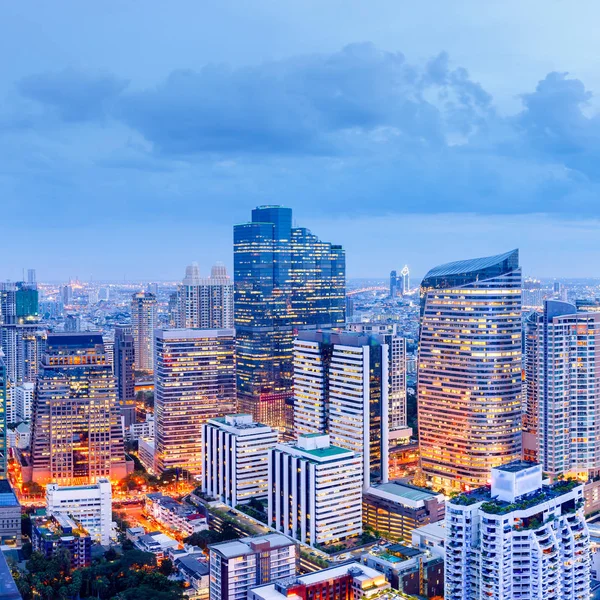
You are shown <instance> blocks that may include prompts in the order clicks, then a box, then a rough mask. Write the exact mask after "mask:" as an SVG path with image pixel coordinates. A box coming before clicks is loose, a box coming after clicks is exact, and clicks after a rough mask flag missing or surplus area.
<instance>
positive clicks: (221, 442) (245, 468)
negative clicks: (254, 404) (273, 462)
mask: <svg viewBox="0 0 600 600" xmlns="http://www.w3.org/2000/svg"><path fill="white" fill-rule="evenodd" d="M277 438H278V432H277V430H275V429H272V428H271V427H268V426H267V425H262V424H261V423H255V422H254V421H253V420H252V415H228V416H225V417H221V418H217V419H210V420H209V421H208V422H207V423H205V424H204V425H203V426H202V456H203V460H204V462H203V466H202V491H203V492H204V493H205V494H208V495H209V496H212V497H213V498H218V499H219V500H221V501H222V502H224V503H225V504H228V505H229V506H236V505H237V504H244V503H246V502H248V501H249V500H250V499H251V498H256V499H262V498H264V499H266V498H267V496H268V491H269V490H268V483H269V451H270V450H271V448H273V447H274V446H275V444H276V443H277Z"/></svg>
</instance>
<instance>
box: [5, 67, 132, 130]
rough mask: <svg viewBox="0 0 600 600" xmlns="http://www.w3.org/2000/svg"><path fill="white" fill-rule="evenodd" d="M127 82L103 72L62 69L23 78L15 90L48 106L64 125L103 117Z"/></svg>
mask: <svg viewBox="0 0 600 600" xmlns="http://www.w3.org/2000/svg"><path fill="white" fill-rule="evenodd" d="M127 85H128V81H126V80H124V79H119V78H117V77H115V76H114V75H112V74H110V73H107V72H103V71H93V72H92V71H91V72H86V71H83V70H75V69H65V70H63V71H60V72H58V73H41V74H37V75H30V76H28V77H24V78H23V79H21V80H20V81H19V82H18V83H17V89H18V90H19V92H20V93H21V94H22V96H24V97H25V98H28V99H30V100H34V101H35V102H37V103H39V104H41V105H43V106H46V107H49V108H50V109H52V110H54V111H56V113H57V115H58V116H59V117H60V118H61V119H62V120H64V121H66V122H82V121H93V120H97V119H102V118H104V117H105V116H106V115H107V113H108V111H109V110H110V108H111V104H112V103H113V102H114V101H115V99H116V98H117V97H118V96H119V94H121V93H122V92H123V90H124V89H125V88H126V87H127Z"/></svg>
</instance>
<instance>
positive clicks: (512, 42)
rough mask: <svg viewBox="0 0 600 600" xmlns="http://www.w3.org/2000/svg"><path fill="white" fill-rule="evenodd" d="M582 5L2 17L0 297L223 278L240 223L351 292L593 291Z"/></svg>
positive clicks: (40, 12)
mask: <svg viewBox="0 0 600 600" xmlns="http://www.w3.org/2000/svg"><path fill="white" fill-rule="evenodd" d="M599 20H600V4H598V2H597V0H577V2H576V3H572V2H568V1H567V0H543V1H542V0H527V2H523V1H522V0H486V1H485V2H482V1H481V0H456V1H455V2H448V0H426V1H424V2H414V1H407V0H368V1H365V0H286V1H283V2H282V1H281V0H252V2H240V1H239V0H219V2H199V1H198V0H189V1H188V0H174V1H173V2H164V0H144V1H143V2H142V1H141V0H137V1H136V0H131V1H129V2H123V1H122V0H104V1H103V2H81V1H80V0H73V1H68V0H54V1H53V2H34V1H32V0H21V1H20V2H4V3H2V5H1V6H0V56H2V57H3V60H2V70H1V73H2V77H0V205H1V207H2V210H1V212H0V256H1V257H2V259H1V260H0V279H7V278H10V279H16V278H19V276H20V274H21V269H22V268H23V267H25V268H27V267H35V268H37V270H38V279H40V280H42V281H44V280H51V279H66V278H68V277H69V276H76V275H77V276H79V277H80V278H82V279H88V278H89V277H90V275H92V276H93V277H94V279H102V278H104V279H107V278H110V279H121V278H123V277H127V278H131V279H134V278H140V279H146V280H160V279H174V278H180V277H181V276H182V275H183V272H184V269H185V265H186V264H188V263H189V262H191V261H193V260H196V261H198V262H199V263H200V268H201V272H202V273H204V274H206V273H207V272H208V271H209V268H210V265H211V264H212V263H213V262H215V261H217V260H222V261H224V262H225V263H226V264H227V265H231V238H232V233H231V230H232V225H233V224H234V223H236V222H242V221H245V220H247V219H248V218H249V215H250V210H251V209H252V207H254V206H255V205H257V204H284V205H288V206H291V207H292V208H293V209H294V212H295V217H296V221H297V222H298V224H300V225H302V226H306V227H308V228H310V229H312V230H313V231H314V232H315V233H317V234H318V235H320V236H321V237H322V238H325V239H329V240H331V241H334V242H336V243H341V244H343V245H344V246H345V248H346V249H347V255H348V260H347V267H348V274H349V276H383V275H385V274H387V273H388V272H389V271H390V269H392V268H401V267H402V265H403V264H404V263H408V264H409V265H410V266H411V269H412V271H413V273H415V275H423V274H424V273H425V271H427V270H428V269H429V268H430V267H432V266H435V265H436V264H439V263H442V262H447V261H449V260H458V259H462V258H469V257H473V256H479V255H486V254H493V253H498V252H502V251H505V250H508V249H511V248H513V247H519V248H520V249H521V262H522V266H523V270H524V273H525V274H533V275H538V276H548V277H549V276H569V275H571V276H600V267H599V266H598V265H600V201H599V197H600V116H599V115H600V102H599V101H598V98H597V96H596V95H595V92H596V91H600V69H599V68H598V67H599V64H598V63H599V62H600V37H599V36H598V35H597V23H598V22H599Z"/></svg>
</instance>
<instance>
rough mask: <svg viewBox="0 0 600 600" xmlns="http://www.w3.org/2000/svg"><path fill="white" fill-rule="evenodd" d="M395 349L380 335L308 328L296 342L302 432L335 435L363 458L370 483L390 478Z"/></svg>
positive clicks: (298, 428) (296, 419) (334, 441)
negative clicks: (391, 354) (392, 352)
mask: <svg viewBox="0 0 600 600" xmlns="http://www.w3.org/2000/svg"><path fill="white" fill-rule="evenodd" d="M388 393H389V348H388V345H387V344H385V343H384V342H383V340H382V339H381V338H379V337H377V336H369V335H364V334H361V333H354V332H340V333H337V332H327V331H303V332H300V333H299V334H298V337H297V338H296V340H295V341H294V429H295V433H296V435H302V434H315V433H321V434H325V433H327V434H329V436H330V437H331V443H332V444H333V445H334V446H339V447H340V448H346V449H348V450H352V451H353V452H355V453H357V454H360V455H361V456H362V457H363V474H364V488H365V490H366V489H368V488H369V486H370V485H371V484H372V483H377V482H386V481H387V479H388V461H389V456H388V446H389V442H388V425H389V420H388V410H389V399H388Z"/></svg>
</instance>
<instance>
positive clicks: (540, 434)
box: [524, 300, 600, 479]
mask: <svg viewBox="0 0 600 600" xmlns="http://www.w3.org/2000/svg"><path fill="white" fill-rule="evenodd" d="M597 348H600V313H580V312H577V308H576V307H575V306H574V305H573V304H569V303H567V302H561V301H559V300H546V301H545V303H544V312H543V314H541V315H537V314H534V315H530V316H529V317H528V318H527V319H526V328H525V352H526V354H525V384H526V385H525V389H526V402H527V403H526V410H525V417H524V431H525V432H526V433H525V434H524V449H525V450H526V452H527V454H526V456H527V457H534V458H537V460H538V461H539V462H541V463H542V467H543V469H544V471H546V472H547V473H549V474H550V475H552V476H554V477H556V476H559V475H569V476H574V477H579V478H582V479H587V478H588V476H589V475H593V476H595V475H597V474H598V473H600V419H599V418H598V415H600V357H598V358H597V357H596V349H597Z"/></svg>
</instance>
